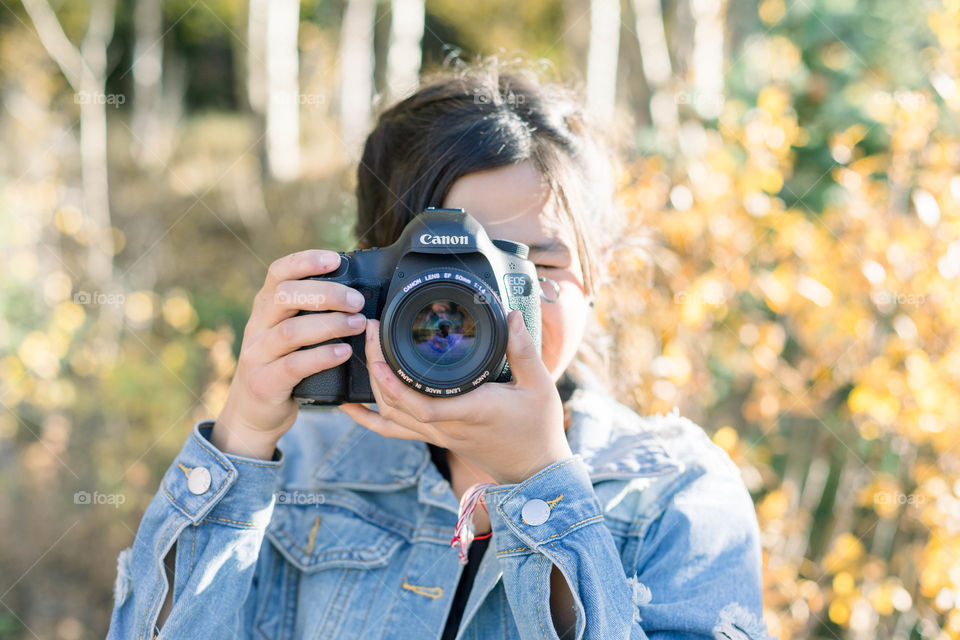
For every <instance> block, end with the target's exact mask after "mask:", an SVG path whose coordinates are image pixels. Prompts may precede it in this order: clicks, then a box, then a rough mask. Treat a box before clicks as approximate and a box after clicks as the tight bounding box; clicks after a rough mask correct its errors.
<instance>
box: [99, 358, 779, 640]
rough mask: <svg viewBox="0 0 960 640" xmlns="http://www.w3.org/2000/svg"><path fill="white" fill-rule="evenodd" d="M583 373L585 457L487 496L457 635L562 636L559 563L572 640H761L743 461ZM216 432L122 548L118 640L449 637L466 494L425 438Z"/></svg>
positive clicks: (188, 455)
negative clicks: (216, 440)
mask: <svg viewBox="0 0 960 640" xmlns="http://www.w3.org/2000/svg"><path fill="white" fill-rule="evenodd" d="M578 381H579V386H578V387H577V389H576V390H575V391H574V393H573V395H572V397H570V399H569V400H568V403H567V407H568V410H569V411H570V414H571V420H570V426H569V428H568V430H567V439H568V441H569V443H570V447H571V450H572V451H573V454H574V455H573V456H572V457H570V458H567V459H565V460H561V461H559V462H556V463H554V464H551V465H549V466H547V467H545V468H544V469H541V470H540V471H538V472H536V473H534V474H533V475H532V476H531V477H529V478H527V479H526V480H525V481H523V482H520V483H517V484H509V485H499V486H495V487H492V488H489V489H487V491H486V492H485V494H484V495H485V504H486V505H487V508H488V511H489V515H490V525H491V527H492V531H493V538H492V541H491V542H492V544H491V545H490V548H489V549H488V550H487V553H485V554H484V556H483V560H482V562H481V563H480V566H479V569H478V572H477V575H476V578H475V581H474V584H473V588H472V590H471V592H470V595H469V598H468V601H467V605H466V609H465V610H464V613H463V618H462V619H461V622H460V628H459V632H458V634H457V640H460V639H461V638H463V639H471V640H481V639H484V640H485V639H494V638H496V639H502V638H519V639H522V640H535V639H544V638H546V639H550V638H553V639H556V638H558V636H557V633H556V631H555V630H554V627H553V623H552V617H551V613H550V597H549V587H550V574H551V570H552V567H553V565H557V566H558V567H559V569H560V571H561V572H562V574H563V576H564V578H566V581H567V585H568V586H569V588H570V591H571V593H572V595H573V600H574V602H575V609H576V619H577V623H576V635H575V637H576V638H577V639H578V640H580V639H589V640H610V639H617V638H630V639H633V640H640V639H643V638H651V639H667V638H670V639H674V638H720V639H728V640H769V636H768V635H767V630H766V628H765V626H764V625H763V623H762V622H761V620H762V613H761V584H760V583H761V580H760V547H759V533H758V527H757V520H756V515H755V513H754V509H753V504H752V502H751V500H750V496H749V494H748V493H747V491H746V488H745V487H744V485H743V482H742V480H741V479H740V474H739V471H738V469H737V467H736V466H735V465H734V464H733V462H731V460H730V458H729V457H728V456H727V455H726V453H725V452H724V451H723V450H722V449H720V448H718V447H717V446H716V445H714V444H713V443H712V442H711V441H710V439H709V438H708V437H707V436H706V434H705V433H704V432H703V430H702V429H701V428H700V427H699V426H697V425H696V424H694V423H693V422H691V421H689V420H687V419H686V418H683V417H681V416H680V415H678V414H677V412H676V410H674V412H673V413H669V414H667V415H659V416H647V417H641V416H639V415H637V414H636V413H634V412H633V411H632V410H630V409H629V408H627V407H626V406H624V405H622V404H620V403H618V402H616V401H615V400H614V399H613V398H612V396H610V395H609V393H608V392H607V391H606V390H605V389H604V388H603V387H602V385H600V384H599V382H598V381H597V379H596V378H595V377H593V376H592V374H590V373H589V372H587V371H586V370H585V369H583V368H581V369H580V371H579V374H578ZM211 428H212V422H209V421H206V422H201V423H198V424H197V425H196V426H195V427H194V429H193V431H192V433H191V434H190V436H189V437H188V438H187V441H186V443H185V444H184V446H183V449H182V450H181V452H180V453H179V455H178V456H177V458H176V459H175V460H174V462H173V464H172V465H171V466H170V468H169V469H168V471H167V472H166V474H165V476H164V477H163V480H162V482H161V486H160V490H159V491H158V492H157V495H156V496H155V497H154V499H153V500H152V502H151V503H150V505H149V507H148V508H147V510H146V513H145V514H144V516H143V520H142V522H141V524H140V527H139V530H138V532H137V535H136V540H135V542H134V544H133V546H132V547H131V548H130V549H126V550H125V551H123V552H122V553H121V554H120V558H119V561H118V575H117V582H116V587H115V594H114V611H113V616H112V620H111V625H110V630H109V636H108V637H109V638H111V639H121V638H122V639H124V640H131V639H151V638H154V637H157V636H159V637H160V638H171V639H173V638H176V639H180V638H202V639H204V640H208V639H213V638H257V639H260V640H289V639H292V638H310V639H313V638H317V639H324V640H326V639H332V638H364V639H371V640H372V639H374V638H376V639H383V640H385V639H387V638H391V639H392V638H396V639H404V640H407V639H410V638H438V637H439V635H440V632H441V631H442V629H443V627H444V622H445V620H446V617H447V614H448V612H449V609H450V606H451V602H452V599H453V597H454V594H455V592H456V587H457V584H458V580H459V578H460V574H461V572H462V567H461V565H460V564H459V563H458V559H457V552H456V549H454V548H451V545H450V539H451V537H452V534H453V530H454V526H455V524H456V519H457V508H458V500H457V498H456V496H455V495H454V493H453V490H452V488H451V486H450V484H449V483H448V482H447V481H446V480H445V479H444V478H443V477H442V476H441V475H440V472H439V471H438V470H437V468H436V466H435V465H434V464H433V463H432V460H431V458H430V453H429V450H428V447H427V445H426V443H424V442H420V441H410V440H395V439H387V438H384V437H382V436H380V435H379V434H377V433H375V432H372V431H369V430H368V429H366V428H364V427H362V426H360V425H357V424H356V423H354V422H353V421H352V420H351V419H350V418H349V417H348V416H347V415H346V414H344V413H342V412H340V411H338V410H335V409H330V408H323V409H301V411H300V413H299V415H298V418H297V421H296V423H295V424H294V426H293V427H292V429H291V430H290V431H289V432H288V433H287V434H285V435H284V436H283V438H281V440H280V442H279V443H278V446H277V449H278V453H277V454H276V455H275V456H274V460H272V461H265V460H256V459H251V458H244V457H239V456H235V455H229V454H225V453H223V452H221V451H219V450H218V449H217V448H215V447H214V446H213V445H212V444H211V443H210V441H209V439H208V436H209V433H210V429H211ZM532 500H538V501H543V502H545V503H547V505H548V506H549V512H548V513H547V514H546V519H545V520H544V519H543V516H544V513H543V505H540V504H538V505H537V506H539V507H540V508H541V509H540V510H541V513H540V514H539V516H540V517H538V518H531V517H530V516H529V515H528V514H530V513H534V512H535V511H536V510H535V509H528V511H527V517H526V518H525V513H524V506H525V505H526V504H528V503H529V502H530V501H532ZM527 520H531V522H527ZM175 542H176V552H175V554H176V568H175V572H174V579H173V585H172V588H173V593H172V609H171V610H170V614H169V615H168V616H167V617H166V619H165V621H164V622H163V623H162V625H161V626H162V628H159V629H158V625H157V619H158V615H159V611H160V608H161V606H162V604H163V602H164V599H165V596H166V594H167V591H168V589H169V588H170V587H169V585H168V584H167V578H166V573H165V571H164V569H163V559H164V558H165V557H166V555H167V553H168V551H169V550H170V549H171V548H172V546H173V544H174V543H175Z"/></svg>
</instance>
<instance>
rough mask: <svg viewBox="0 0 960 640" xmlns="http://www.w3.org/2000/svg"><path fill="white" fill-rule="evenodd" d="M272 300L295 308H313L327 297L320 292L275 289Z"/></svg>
mask: <svg viewBox="0 0 960 640" xmlns="http://www.w3.org/2000/svg"><path fill="white" fill-rule="evenodd" d="M273 300H274V302H276V303H277V304H280V305H290V306H293V307H296V308H297V309H313V308H315V307H319V306H320V305H322V304H323V303H324V302H326V300H327V298H326V296H324V295H323V294H321V293H301V292H296V291H295V292H288V291H277V292H276V293H275V294H274V296H273Z"/></svg>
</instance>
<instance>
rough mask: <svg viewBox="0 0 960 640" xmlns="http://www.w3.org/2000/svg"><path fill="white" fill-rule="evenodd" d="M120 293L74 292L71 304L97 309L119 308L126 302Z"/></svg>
mask: <svg viewBox="0 0 960 640" xmlns="http://www.w3.org/2000/svg"><path fill="white" fill-rule="evenodd" d="M126 300H127V299H126V296H124V295H123V294H122V293H105V292H103V291H75V292H74V294H73V302H74V303H75V304H82V305H94V306H98V307H120V306H123V304H124V303H125V302H126Z"/></svg>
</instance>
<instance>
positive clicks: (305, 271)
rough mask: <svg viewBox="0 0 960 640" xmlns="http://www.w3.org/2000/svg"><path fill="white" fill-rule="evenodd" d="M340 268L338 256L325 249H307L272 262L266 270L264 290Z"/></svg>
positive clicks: (334, 252)
mask: <svg viewBox="0 0 960 640" xmlns="http://www.w3.org/2000/svg"><path fill="white" fill-rule="evenodd" d="M339 266H340V254H338V253H337V252H336V251H327V250H326V249H307V250H306V251H298V252H296V253H291V254H290V255H287V256H283V257H282V258H279V259H277V260H274V261H273V263H272V264H271V265H270V267H269V268H268V269H267V277H266V280H265V282H264V289H268V290H269V289H273V288H274V287H276V286H277V285H278V284H280V283H281V282H283V281H284V280H299V279H300V278H306V277H307V276H315V275H320V274H322V273H328V272H330V271H333V270H334V269H336V268H337V267H339Z"/></svg>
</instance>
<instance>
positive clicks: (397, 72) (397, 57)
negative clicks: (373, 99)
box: [387, 0, 426, 98]
mask: <svg viewBox="0 0 960 640" xmlns="http://www.w3.org/2000/svg"><path fill="white" fill-rule="evenodd" d="M425 17H426V8H425V2H424V0H392V2H391V3H390V44H389V48H388V49H387V93H388V94H389V95H390V96H391V97H394V98H397V97H400V96H404V95H406V94H408V93H410V92H412V91H414V90H415V89H416V88H417V85H418V84H419V81H420V64H421V62H422V60H421V58H422V54H421V42H422V40H423V28H424V19H425Z"/></svg>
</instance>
